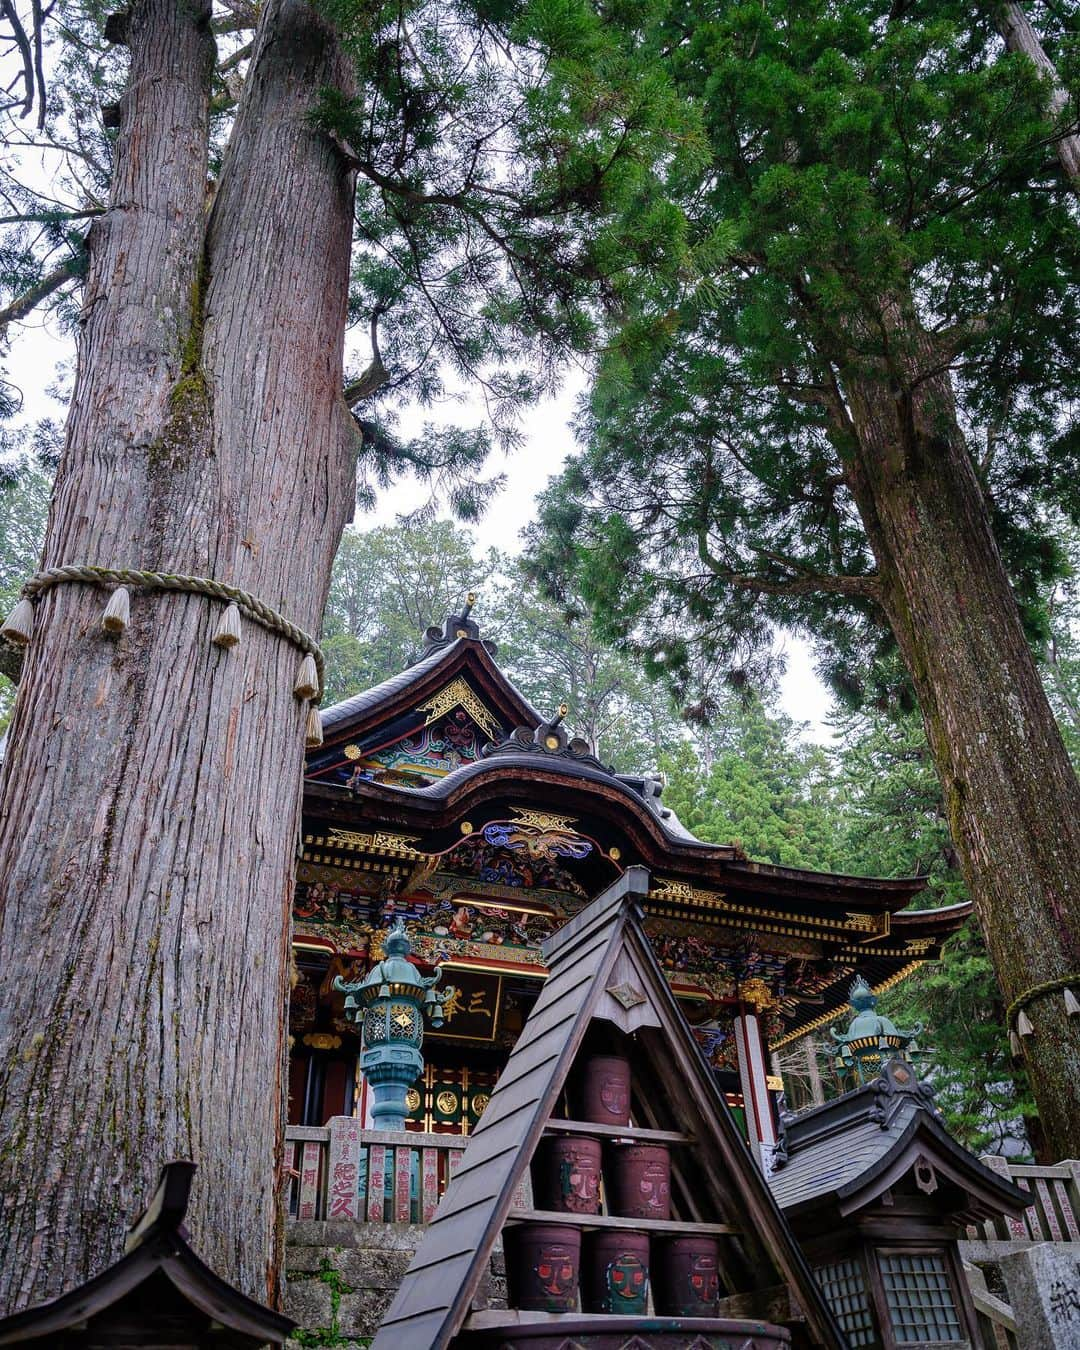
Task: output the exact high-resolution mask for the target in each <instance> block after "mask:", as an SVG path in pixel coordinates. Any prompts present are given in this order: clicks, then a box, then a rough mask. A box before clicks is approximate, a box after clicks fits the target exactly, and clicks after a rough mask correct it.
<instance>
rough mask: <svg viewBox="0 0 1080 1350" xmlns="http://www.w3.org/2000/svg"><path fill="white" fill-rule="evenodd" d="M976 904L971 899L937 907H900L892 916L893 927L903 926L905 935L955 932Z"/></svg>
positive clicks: (916, 935)
mask: <svg viewBox="0 0 1080 1350" xmlns="http://www.w3.org/2000/svg"><path fill="white" fill-rule="evenodd" d="M973 909H974V906H973V905H972V903H971V901H970V900H960V901H958V902H957V903H956V904H955V905H939V906H938V907H937V909H898V910H897V911H896V913H895V914H893V916H892V926H893V928H894V929H895V928H903V929H904V930H905V936H911V937H919V936H922V935H924V934H925V935H926V936H929V935H930V934H932V933H944V934H945V935H948V934H949V933H955V932H956V930H957V929H958V928H959V927H960V925H961V924H962V923H963V922H964V920H965V919H967V918H969V917H970V915H971V913H972V910H973Z"/></svg>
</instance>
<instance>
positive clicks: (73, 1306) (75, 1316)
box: [0, 1161, 295, 1350]
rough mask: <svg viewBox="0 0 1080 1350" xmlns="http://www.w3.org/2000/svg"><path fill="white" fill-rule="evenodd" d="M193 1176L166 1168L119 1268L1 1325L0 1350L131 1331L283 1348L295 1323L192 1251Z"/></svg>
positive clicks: (155, 1341) (243, 1349) (150, 1338)
mask: <svg viewBox="0 0 1080 1350" xmlns="http://www.w3.org/2000/svg"><path fill="white" fill-rule="evenodd" d="M194 1173H195V1164H194V1163H192V1162H187V1161H179V1162H171V1163H166V1165H165V1166H164V1167H163V1168H162V1169H161V1180H160V1181H159V1183H158V1188H157V1190H156V1191H155V1193H154V1196H153V1198H152V1200H151V1201H150V1204H149V1205H148V1207H147V1209H146V1211H145V1213H144V1214H143V1215H142V1216H141V1217H140V1218H139V1219H138V1220H137V1221H136V1222H135V1223H134V1224H133V1225H132V1227H131V1229H130V1230H129V1233H128V1239H127V1245H126V1248H125V1253H124V1255H123V1256H122V1257H121V1258H120V1259H119V1261H116V1262H114V1263H113V1265H111V1266H109V1268H108V1269H107V1270H104V1271H102V1272H101V1274H100V1275H97V1276H96V1277H95V1278H94V1279H92V1280H88V1281H87V1282H86V1283H85V1284H83V1285H80V1286H79V1287H78V1288H77V1289H73V1290H71V1291H70V1292H69V1293H67V1294H63V1295H62V1296H61V1297H60V1298H55V1299H53V1300H52V1301H51V1302H49V1303H42V1304H39V1305H38V1306H37V1307H35V1308H27V1309H25V1310H24V1311H23V1312H17V1313H13V1314H12V1315H11V1316H10V1317H0V1345H41V1346H43V1347H44V1346H61V1345H62V1346H64V1347H67V1348H68V1350H75V1347H78V1346H86V1347H97V1346H101V1345H113V1344H116V1345H120V1344H125V1345H127V1344H131V1343H132V1342H131V1340H130V1337H131V1334H132V1328H133V1327H135V1328H137V1329H138V1332H139V1333H140V1340H139V1342H138V1343H139V1344H141V1345H165V1344H168V1345H175V1346H185V1345H204V1344H205V1345H209V1344H211V1343H213V1345H214V1346H215V1347H219V1348H220V1350H259V1348H260V1347H263V1346H266V1345H267V1344H270V1345H281V1344H282V1343H283V1342H284V1341H285V1339H286V1337H287V1336H288V1335H289V1333H290V1332H291V1331H292V1330H293V1329H294V1326H295V1323H294V1322H293V1321H292V1320H291V1318H288V1317H283V1316H282V1315H281V1314H280V1313H276V1312H274V1311H273V1310H272V1309H270V1308H266V1307H264V1306H263V1305H262V1304H261V1303H256V1301H255V1300H254V1299H251V1298H248V1297H247V1296H246V1295H245V1294H242V1293H241V1292H240V1291H239V1289H234V1288H233V1286H232V1285H230V1284H227V1283H226V1282H225V1281H224V1280H223V1279H221V1278H220V1276H218V1275H216V1274H215V1273H214V1272H213V1271H212V1270H211V1269H210V1267H209V1266H208V1265H206V1264H205V1263H204V1262H203V1261H201V1260H200V1259H199V1258H198V1257H197V1256H196V1255H195V1253H194V1252H193V1251H192V1250H191V1248H190V1247H189V1246H188V1242H187V1232H186V1230H185V1229H184V1227H183V1220H184V1216H185V1214H186V1212H187V1204H188V1197H189V1195H190V1193H191V1180H192V1177H193V1175H194Z"/></svg>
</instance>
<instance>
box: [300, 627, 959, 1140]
mask: <svg viewBox="0 0 1080 1350" xmlns="http://www.w3.org/2000/svg"><path fill="white" fill-rule="evenodd" d="M495 657H496V651H495V648H494V645H493V644H492V643H490V642H485V641H484V639H483V638H482V637H481V634H480V630H479V627H478V625H477V623H476V622H475V620H474V619H473V618H472V617H471V615H470V613H469V608H468V607H466V609H465V611H464V612H463V613H462V614H457V615H452V616H450V617H449V618H448V619H447V621H446V623H445V625H444V626H443V627H442V628H438V627H433V628H429V629H428V630H427V633H426V636H425V645H424V648H423V651H422V652H421V654H420V655H419V656H418V657H417V659H416V660H415V661H414V662H413V663H412V664H411V665H410V666H408V667H407V668H406V669H405V670H403V671H402V672H401V673H400V674H398V675H395V676H393V677H392V678H390V679H388V680H385V681H384V682H383V683H381V684H379V685H377V686H376V687H375V688H373V689H369V690H368V691H366V692H365V693H361V694H358V695H356V696H355V697H353V698H349V699H346V700H345V701H344V702H341V703H338V704H336V705H335V706H333V707H331V708H328V709H325V710H324V711H323V726H324V742H323V744H322V745H321V746H319V747H318V748H317V749H314V750H312V751H310V752H309V754H308V758H307V766H306V772H305V781H304V810H303V828H302V834H301V841H300V854H299V859H298V863H297V876H296V896H295V906H294V924H293V950H294V958H295V970H294V982H293V988H292V995H291V1003H290V1026H289V1030H290V1040H291V1047H292V1048H291V1060H290V1074H289V1122H290V1124H294V1125H322V1124H324V1123H325V1122H326V1121H327V1120H329V1119H330V1118H331V1117H333V1116H341V1115H346V1116H350V1115H356V1116H358V1117H359V1118H360V1119H361V1121H362V1123H364V1124H367V1123H369V1122H370V1107H371V1101H370V1095H371V1094H370V1092H369V1091H368V1090H367V1088H366V1087H365V1084H364V1082H363V1079H362V1075H361V1073H360V1070H359V1055H360V1050H361V1044H360V1037H359V1035H358V1029H357V1028H356V1027H355V1026H354V1025H353V1024H352V1023H351V1022H350V1021H347V1020H346V1018H345V1015H344V1013H345V1009H344V1003H343V995H342V994H341V993H338V992H335V990H334V988H333V984H334V980H335V978H336V977H337V976H342V977H344V979H346V980H356V979H359V978H361V977H362V976H363V975H364V974H365V973H366V972H367V971H368V970H369V969H370V967H371V965H372V964H373V962H375V961H377V960H379V959H380V958H381V957H382V956H383V950H382V942H383V939H384V938H385V935H386V933H387V931H388V930H389V927H390V925H391V924H392V923H393V922H394V921H395V920H396V919H398V918H401V919H403V920H404V922H405V924H406V927H407V930H408V933H409V937H410V939H411V942H412V953H413V959H414V960H416V961H418V962H419V963H420V964H421V966H422V968H424V969H425V970H426V969H427V967H429V966H434V965H436V964H441V966H442V967H443V976H442V981H441V984H440V986H439V987H440V989H442V990H444V991H445V990H447V989H448V988H450V989H451V991H452V992H451V994H450V997H449V998H448V999H447V1000H446V1001H445V1003H444V1021H443V1025H442V1026H441V1028H439V1029H429V1030H428V1031H426V1033H425V1037H424V1047H423V1053H424V1059H425V1067H424V1071H423V1076H422V1078H421V1080H420V1081H418V1082H417V1083H416V1084H415V1086H414V1087H413V1089H412V1090H411V1092H410V1093H409V1097H408V1107H409V1111H410V1116H409V1122H408V1123H409V1128H411V1129H415V1130H418V1131H424V1132H427V1133H452V1134H468V1133H469V1132H470V1130H471V1129H472V1128H473V1126H474V1125H475V1124H476V1122H477V1120H478V1119H479V1117H480V1115H481V1113H482V1112H483V1109H484V1107H485V1105H486V1104H487V1101H488V1098H489V1096H490V1094H491V1091H492V1088H493V1086H494V1084H495V1082H496V1080H497V1078H498V1075H499V1072H500V1070H501V1068H502V1066H503V1065H504V1064H505V1062H506V1060H507V1058H508V1056H509V1053H510V1051H511V1049H512V1048H513V1046H514V1043H515V1041H516V1039H517V1037H518V1034H519V1033H520V1031H521V1028H522V1026H523V1025H524V1021H525V1017H526V1015H527V1013H528V1011H529V1009H530V1008H531V1007H532V1005H533V1003H534V1002H535V1000H536V998H537V997H538V995H539V992H540V990H541V988H542V985H543V982H544V979H545V976H546V972H545V968H544V964H543V961H542V958H541V954H540V944H541V942H542V941H543V940H544V939H545V938H547V937H549V936H550V935H551V934H552V933H553V932H555V931H556V930H557V929H558V928H560V927H561V926H562V924H564V923H565V922H566V921H567V920H568V919H570V918H572V917H573V916H574V915H575V914H576V913H577V912H578V911H579V910H580V909H582V908H583V907H584V906H585V905H586V904H587V903H588V902H589V900H591V899H592V898H593V897H595V896H596V895H598V894H599V893H600V892H601V891H602V890H604V888H605V887H607V886H608V885H610V884H611V882H612V881H614V880H615V879H616V878H618V877H619V876H620V875H621V874H622V873H623V872H624V870H625V869H626V868H627V867H629V866H632V865H636V864H640V865H643V866H645V867H646V868H648V869H649V873H650V877H651V885H650V890H649V894H648V898H647V900H646V902H645V912H646V931H647V933H648V936H649V938H650V941H651V943H652V945H653V949H654V951H655V953H656V956H657V959H658V961H659V964H660V966H661V968H662V969H663V971H664V973H665V975H666V978H667V980H668V981H669V983H670V986H671V989H672V992H673V993H674V994H675V996H676V998H677V999H678V1001H679V1004H680V1005H681V1007H682V1009H683V1010H684V1012H685V1013H686V1016H687V1019H688V1021H689V1022H690V1024H691V1026H692V1027H693V1028H694V1033H695V1035H696V1036H697V1038H698V1040H699V1042H700V1044H701V1046H702V1048H703V1049H704V1051H705V1053H706V1056H707V1058H708V1060H709V1063H710V1064H711V1065H712V1067H713V1069H714V1071H715V1072H716V1075H717V1082H718V1085H719V1087H720V1088H721V1090H722V1091H723V1092H724V1094H725V1096H726V1099H727V1101H728V1104H729V1105H730V1106H731V1107H732V1109H733V1111H734V1112H735V1115H736V1118H737V1119H738V1120H739V1122H740V1123H741V1125H742V1126H743V1128H744V1130H745V1131H746V1133H747V1135H748V1138H749V1140H750V1142H751V1144H752V1145H753V1146H754V1147H755V1151H757V1150H758V1149H759V1148H760V1147H761V1146H765V1148H766V1149H771V1148H772V1147H773V1146H774V1145H775V1143H776V1140H777V1130H776V1098H777V1096H778V1091H779V1089H780V1087H781V1084H780V1082H779V1080H778V1079H776V1078H774V1077H773V1076H772V1075H771V1072H770V1068H769V1063H770V1052H771V1051H774V1050H777V1049H779V1048H780V1047H782V1046H784V1045H785V1044H787V1043H788V1042H790V1041H792V1040H795V1039H796V1038H797V1037H800V1036H802V1035H805V1034H806V1033H807V1032H809V1031H811V1030H813V1029H815V1028H817V1027H819V1026H823V1025H825V1024H827V1023H830V1022H832V1021H834V1020H836V1019H837V1018H838V1017H840V1016H841V1015H842V1012H843V1010H844V1008H845V1005H846V1001H847V995H848V989H849V986H850V985H851V982H852V977H853V976H854V975H855V974H856V973H858V974H860V975H862V976H863V977H864V978H865V979H866V980H867V981H868V983H869V984H870V986H871V988H872V989H873V991H874V992H875V993H879V992H881V991H882V990H884V989H886V988H888V987H889V986H891V985H893V984H895V983H897V982H898V981H899V980H902V979H904V978H905V977H906V976H907V975H909V974H910V973H911V972H912V971H914V970H915V969H916V968H917V967H918V965H919V964H920V963H921V962H923V961H926V960H933V959H935V958H936V957H937V956H938V955H939V953H940V948H941V944H942V942H943V941H944V940H945V939H946V938H947V937H948V936H949V935H950V934H951V933H953V932H954V931H956V929H957V928H958V927H959V926H960V924H961V923H962V922H963V920H964V919H965V918H966V917H967V915H968V913H969V912H970V905H967V904H964V905H954V906H950V907H949V908H946V909H931V910H925V909H924V910H911V909H910V908H909V906H910V904H911V902H912V900H913V899H914V898H915V897H916V896H917V895H918V894H919V892H920V890H921V889H922V888H923V886H924V880H923V879H922V878H918V877H909V878H902V879H880V878H867V877H851V876H841V875H835V874H831V873H824V872H811V871H806V870H802V869H799V868H792V867H781V866H774V865H772V864H769V863H762V862H754V861H752V860H751V859H749V858H747V857H746V855H745V854H744V853H743V852H742V851H741V850H740V849H739V848H738V847H735V846H732V845H717V844H706V843H703V842H701V841H700V840H698V839H696V838H695V837H694V836H693V835H692V834H690V833H689V831H687V830H686V829H685V828H684V827H683V826H682V825H681V824H680V822H679V820H678V819H677V818H676V816H675V814H674V812H673V811H671V810H670V809H669V808H668V807H666V806H665V805H664V802H663V798H662V792H661V783H660V781H659V780H658V779H657V778H654V777H649V776H634V775H628V774H619V773H615V772H614V771H613V770H612V769H611V768H609V767H607V766H605V765H604V764H603V763H601V761H600V760H599V759H597V758H596V756H595V755H594V754H593V751H592V747H591V746H590V745H588V744H587V743H586V742H584V741H582V740H580V739H578V738H576V737H574V736H573V735H572V734H571V731H570V730H569V729H568V728H567V727H565V726H564V725H563V723H562V721H561V719H560V718H559V716H558V715H557V714H556V715H555V717H554V718H552V717H551V716H549V715H548V716H546V715H545V714H544V713H542V712H540V711H538V710H537V709H535V708H533V707H532V706H531V705H530V704H529V702H528V701H527V700H526V699H525V698H524V697H523V695H522V694H521V693H520V692H519V691H518V690H517V689H516V688H515V687H514V685H513V684H512V682H511V681H510V680H509V679H508V677H507V676H506V674H504V672H503V671H502V670H501V669H500V667H499V665H498V664H497V663H496V659H495ZM428 973H430V971H428Z"/></svg>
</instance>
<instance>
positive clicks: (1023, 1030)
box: [1016, 1008, 1035, 1036]
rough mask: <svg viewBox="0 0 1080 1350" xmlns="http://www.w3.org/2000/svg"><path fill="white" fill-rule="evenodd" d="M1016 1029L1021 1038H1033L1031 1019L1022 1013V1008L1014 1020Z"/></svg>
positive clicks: (1033, 1029) (1033, 1031) (1033, 1030)
mask: <svg viewBox="0 0 1080 1350" xmlns="http://www.w3.org/2000/svg"><path fill="white" fill-rule="evenodd" d="M1016 1029H1017V1031H1018V1032H1019V1033H1020V1035H1021V1036H1034V1035H1035V1028H1034V1027H1033V1026H1032V1025H1031V1018H1030V1017H1029V1016H1028V1015H1027V1013H1026V1012H1024V1010H1023V1008H1021V1009H1020V1012H1019V1014H1018V1016H1017V1018H1016Z"/></svg>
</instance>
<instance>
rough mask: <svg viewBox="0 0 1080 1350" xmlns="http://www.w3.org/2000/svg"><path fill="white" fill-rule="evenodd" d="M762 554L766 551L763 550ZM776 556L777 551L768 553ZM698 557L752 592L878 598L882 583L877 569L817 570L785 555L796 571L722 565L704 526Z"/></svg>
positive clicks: (722, 576)
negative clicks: (765, 572) (770, 572)
mask: <svg viewBox="0 0 1080 1350" xmlns="http://www.w3.org/2000/svg"><path fill="white" fill-rule="evenodd" d="M762 552H763V554H764V556H766V557H768V556H770V555H768V554H766V553H765V551H764V550H762ZM771 556H773V557H777V558H779V557H780V555H776V554H774V555H771ZM698 557H699V558H700V559H701V561H702V562H703V563H704V564H705V566H706V567H707V568H708V569H709V571H710V572H712V573H713V575H714V576H717V577H719V578H720V579H721V580H722V581H725V582H727V584H728V585H729V586H734V587H735V589H736V590H740V591H749V592H750V593H751V594H753V595H820V594H825V595H844V596H847V597H849V598H856V599H863V600H873V601H875V602H876V601H877V600H878V599H879V598H880V595H881V583H880V581H879V579H878V576H877V574H876V573H874V572H871V573H863V574H859V575H852V574H850V573H837V572H818V571H815V570H814V569H813V568H811V567H809V566H807V565H805V564H802V563H799V562H797V560H794V559H788V558H784V559H783V563H784V565H785V566H787V567H791V568H793V569H796V568H797V573H798V574H797V575H795V576H788V577H771V576H761V575H760V574H757V573H751V572H739V571H737V570H736V569H735V568H732V567H727V566H725V565H724V564H723V563H722V562H721V561H720V559H719V558H717V557H716V555H715V554H714V553H713V552H712V550H711V549H710V548H709V544H708V539H707V537H706V533H705V531H704V530H699V531H698Z"/></svg>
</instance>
